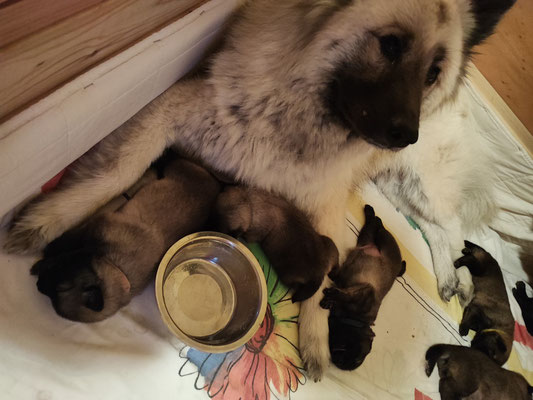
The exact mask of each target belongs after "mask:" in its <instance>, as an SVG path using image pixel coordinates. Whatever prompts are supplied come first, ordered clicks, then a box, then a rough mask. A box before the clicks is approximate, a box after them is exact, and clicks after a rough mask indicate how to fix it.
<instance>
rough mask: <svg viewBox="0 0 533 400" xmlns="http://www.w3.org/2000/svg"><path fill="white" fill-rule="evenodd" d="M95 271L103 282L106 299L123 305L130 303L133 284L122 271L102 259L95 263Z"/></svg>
mask: <svg viewBox="0 0 533 400" xmlns="http://www.w3.org/2000/svg"><path fill="white" fill-rule="evenodd" d="M93 269H94V272H95V274H96V276H98V279H99V280H100V282H103V285H104V287H105V289H104V290H105V291H106V293H105V294H106V296H105V297H106V299H108V300H111V301H118V302H119V304H121V305H125V304H127V303H128V302H129V300H130V298H131V293H130V292H131V284H130V281H129V279H128V277H127V276H126V275H125V274H124V272H122V270H120V269H119V268H118V267H116V266H115V265H114V264H112V263H110V262H108V261H107V260H105V259H100V260H98V262H95V263H94V264H93ZM100 286H101V285H100Z"/></svg>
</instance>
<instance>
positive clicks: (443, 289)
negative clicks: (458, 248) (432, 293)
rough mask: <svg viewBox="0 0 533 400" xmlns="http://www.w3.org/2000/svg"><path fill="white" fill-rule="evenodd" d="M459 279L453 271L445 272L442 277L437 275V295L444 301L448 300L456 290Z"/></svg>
mask: <svg viewBox="0 0 533 400" xmlns="http://www.w3.org/2000/svg"><path fill="white" fill-rule="evenodd" d="M458 285H459V279H458V278H457V275H455V273H450V274H447V275H446V276H443V277H440V278H439V277H438V276H437V288H438V290H439V296H440V298H441V299H442V300H444V301H450V299H451V298H452V297H453V295H454V294H456V293H457V292H458V289H457V287H458Z"/></svg>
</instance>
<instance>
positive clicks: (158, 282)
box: [155, 231, 267, 353]
mask: <svg viewBox="0 0 533 400" xmlns="http://www.w3.org/2000/svg"><path fill="white" fill-rule="evenodd" d="M198 239H213V240H217V241H222V242H225V243H226V244H229V245H230V246H231V247H233V248H235V249H236V250H237V251H239V252H240V253H242V254H243V255H244V257H245V258H246V259H247V260H248V262H249V263H250V265H251V266H252V267H253V269H254V270H255V273H256V275H257V276H258V278H259V285H260V289H261V290H260V296H261V302H260V307H259V313H258V314H257V318H256V320H255V321H254V323H253V324H252V325H251V326H250V328H249V329H248V331H247V332H246V333H245V334H244V335H243V336H242V337H241V338H239V339H238V340H236V341H234V342H231V343H228V344H224V345H210V344H205V343H200V342H197V341H195V340H194V339H193V338H191V337H189V336H187V335H186V334H185V333H184V332H182V331H181V330H180V329H179V328H178V326H176V324H175V323H174V321H173V320H172V318H171V316H170V313H169V312H168V310H167V308H166V306H165V301H164V298H163V277H164V275H165V272H166V270H167V267H168V265H169V263H170V260H171V259H172V257H174V255H175V254H176V253H177V252H178V251H179V250H180V249H182V248H183V247H185V246H186V245H187V244H189V243H190V242H193V241H197V240H198ZM155 295H156V301H157V308H158V309H159V313H160V314H161V317H162V319H163V322H164V323H165V325H166V326H167V327H168V328H169V329H170V331H171V332H172V333H173V334H174V335H175V336H176V337H177V338H178V339H180V340H181V341H182V342H183V343H185V344H186V345H188V346H190V347H193V348H195V349H197V350H200V351H204V352H207V353H227V352H229V351H232V350H235V349H238V348H239V347H241V346H242V345H244V344H245V343H247V342H248V341H249V340H250V339H251V338H252V337H253V335H254V334H255V333H256V332H257V330H258V329H259V327H260V326H261V323H262V322H263V319H264V318H265V313H266V309H267V286H266V280H265V275H264V273H263V269H262V268H261V265H260V264H259V261H258V260H257V258H256V257H255V256H254V255H253V253H252V252H251V251H250V249H248V247H246V246H245V245H244V244H243V243H242V242H240V241H239V240H237V239H235V238H234V237H232V236H229V235H226V234H224V233H220V232H213V231H202V232H196V233H192V234H190V235H187V236H185V237H183V238H181V239H180V240H178V241H177V242H176V243H174V244H173V245H172V246H171V247H170V248H169V249H168V250H167V252H166V253H165V255H164V256H163V258H162V259H161V262H160V263H159V266H158V268H157V274H156V278H155Z"/></svg>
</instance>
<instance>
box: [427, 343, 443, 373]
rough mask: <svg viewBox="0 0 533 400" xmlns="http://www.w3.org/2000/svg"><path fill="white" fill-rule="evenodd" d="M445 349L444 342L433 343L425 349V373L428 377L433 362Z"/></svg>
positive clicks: (431, 370) (433, 366) (434, 362)
mask: <svg viewBox="0 0 533 400" xmlns="http://www.w3.org/2000/svg"><path fill="white" fill-rule="evenodd" d="M445 350H446V345H445V344H435V345H433V346H431V347H430V348H429V349H428V351H426V371H425V372H426V375H427V376H428V377H429V376H430V375H431V373H432V372H433V368H435V364H436V363H437V361H438V360H439V358H440V357H442V355H443V354H444V352H445Z"/></svg>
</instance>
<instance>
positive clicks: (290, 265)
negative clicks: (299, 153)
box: [216, 186, 339, 302]
mask: <svg viewBox="0 0 533 400" xmlns="http://www.w3.org/2000/svg"><path fill="white" fill-rule="evenodd" d="M216 212H217V216H218V224H219V229H220V230H222V231H224V232H229V233H232V234H234V235H241V236H243V237H244V239H246V240H247V241H249V242H259V243H260V244H261V246H262V249H263V251H264V252H265V254H266V255H267V257H268V258H269V260H270V262H271V263H272V266H273V267H274V269H275V270H276V272H277V274H278V276H279V279H280V280H281V282H283V283H284V284H285V285H287V286H288V287H290V288H293V289H295V292H294V294H293V295H292V301H293V302H296V301H303V300H306V299H308V298H309V297H311V296H312V295H313V294H314V293H315V292H316V291H317V290H318V288H319V287H320V285H321V284H322V281H323V279H324V276H325V275H326V274H327V273H328V272H329V271H330V270H331V269H332V268H333V267H334V266H336V265H337V264H338V262H339V261H338V260H339V253H338V251H337V247H336V246H335V244H334V243H333V242H332V241H331V239H330V238H328V237H326V236H322V235H319V234H318V233H317V232H316V231H315V230H314V229H313V227H312V225H311V223H310V221H309V218H308V217H307V216H306V215H305V214H304V213H303V212H301V211H300V210H298V209H297V208H296V207H295V206H294V205H292V204H291V203H289V202H288V201H286V200H285V199H283V198H281V197H278V196H275V195H273V194H270V193H267V192H265V191H263V190H258V189H252V188H245V187H237V186H231V187H228V188H226V189H225V190H224V191H223V192H222V193H221V194H220V196H219V197H218V200H217V203H216Z"/></svg>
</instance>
